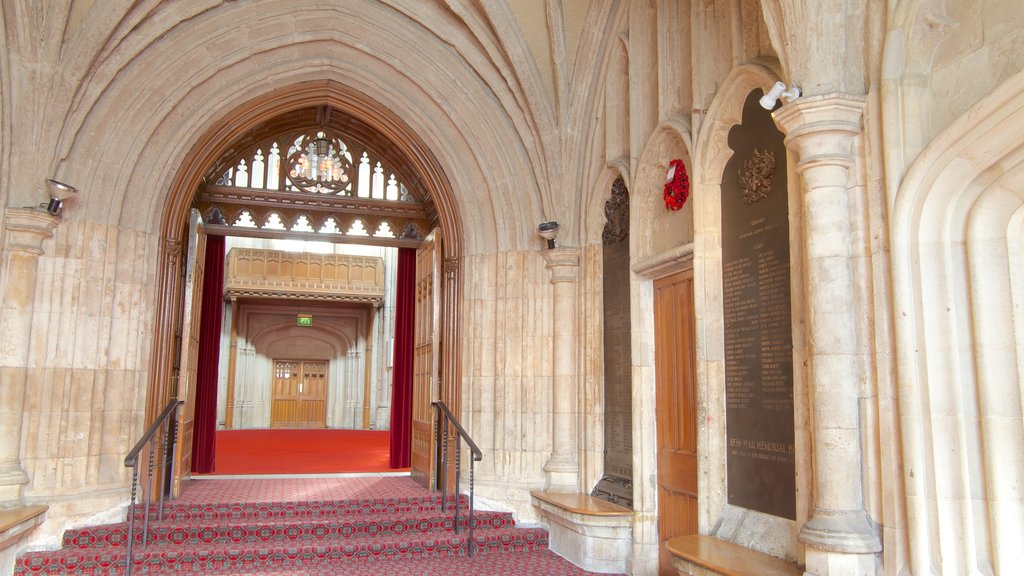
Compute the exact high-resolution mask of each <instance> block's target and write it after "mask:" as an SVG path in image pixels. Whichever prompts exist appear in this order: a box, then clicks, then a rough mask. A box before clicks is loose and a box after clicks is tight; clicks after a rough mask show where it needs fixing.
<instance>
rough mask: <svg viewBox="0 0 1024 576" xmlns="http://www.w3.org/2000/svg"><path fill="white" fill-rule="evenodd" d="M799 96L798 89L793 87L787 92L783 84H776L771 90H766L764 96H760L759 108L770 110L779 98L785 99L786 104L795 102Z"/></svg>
mask: <svg viewBox="0 0 1024 576" xmlns="http://www.w3.org/2000/svg"><path fill="white" fill-rule="evenodd" d="M800 94H801V92H800V89H799V88H797V87H796V86H793V87H792V88H790V89H789V90H786V85H785V84H783V83H782V82H776V83H775V85H774V86H772V87H771V89H770V90H768V92H767V93H766V94H765V95H764V96H761V99H760V100H758V103H759V104H760V105H761V108H764V109H765V110H771V109H772V108H775V104H776V103H778V101H779V98H785V99H786V102H789V101H791V100H796V99H797V98H799V97H800Z"/></svg>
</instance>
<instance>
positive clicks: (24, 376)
mask: <svg viewBox="0 0 1024 576" xmlns="http://www.w3.org/2000/svg"><path fill="white" fill-rule="evenodd" d="M58 223H60V217H59V216H55V215H53V214H50V213H49V212H46V211H45V210H39V209H36V208H8V209H7V211H6V214H5V218H4V232H5V234H4V243H3V271H2V273H3V284H2V286H0V293H2V295H3V303H2V304H0V509H2V508H9V507H13V506H18V505H19V504H20V503H21V487H22V485H24V484H26V483H27V482H28V480H29V478H28V475H27V474H26V473H25V470H24V469H23V468H22V467H21V424H22V416H23V412H24V408H25V386H26V383H27V380H28V358H29V345H30V343H31V341H32V309H33V307H34V299H35V289H36V273H37V269H38V266H39V256H40V255H42V253H43V241H44V240H47V239H48V238H51V237H53V230H54V228H56V227H57V224H58Z"/></svg>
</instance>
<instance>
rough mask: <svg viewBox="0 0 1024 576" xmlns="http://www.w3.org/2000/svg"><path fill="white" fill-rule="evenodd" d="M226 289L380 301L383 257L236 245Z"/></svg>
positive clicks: (228, 291)
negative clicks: (239, 246) (289, 250)
mask: <svg viewBox="0 0 1024 576" xmlns="http://www.w3.org/2000/svg"><path fill="white" fill-rule="evenodd" d="M224 292H225V294H228V295H231V296H235V297H239V296H272V297H276V298H301V299H311V300H333V301H346V302H372V303H379V302H380V301H381V300H382V298H383V297H384V260H383V259H382V258H377V257H375V256H351V255H347V254H305V253H295V252H282V251H280V250H259V249H252V248H232V249H231V250H230V251H229V252H228V255H227V273H226V274H225V280H224Z"/></svg>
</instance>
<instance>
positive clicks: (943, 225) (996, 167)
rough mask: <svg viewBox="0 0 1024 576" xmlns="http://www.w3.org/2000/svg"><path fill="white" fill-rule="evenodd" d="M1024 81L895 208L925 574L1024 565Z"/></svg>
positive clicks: (909, 468) (918, 563)
mask: <svg viewBox="0 0 1024 576" xmlns="http://www.w3.org/2000/svg"><path fill="white" fill-rule="evenodd" d="M1021 126H1024V73H1018V74H1017V75H1016V76H1014V77H1013V78H1012V79H1010V80H1008V81H1006V82H1005V83H1004V84H1002V85H1001V86H999V87H998V88H997V89H996V90H994V91H992V93H991V94H990V95H989V96H988V97H987V98H985V99H984V100H982V101H981V102H979V103H978V104H977V105H975V106H974V107H973V108H971V109H970V110H969V111H968V112H966V113H965V114H964V115H963V116H961V117H960V118H958V119H957V120H956V121H955V122H953V123H952V124H951V125H950V126H949V128H948V129H946V130H945V131H944V132H943V133H942V134H940V135H939V136H938V137H937V138H935V139H934V140H933V141H932V142H931V143H930V144H929V145H928V146H927V147H925V149H924V150H923V151H922V153H921V154H920V156H919V157H918V159H917V161H916V162H915V163H914V164H913V165H912V166H911V168H910V170H909V171H908V172H907V177H906V179H905V180H904V181H903V183H902V185H901V186H900V189H899V191H898V193H897V195H896V198H895V203H894V206H893V211H892V214H893V220H892V221H893V228H892V230H893V231H892V238H893V251H892V271H893V286H894V291H895V294H894V298H895V306H896V313H895V314H894V317H895V323H896V326H895V328H896V353H897V366H896V369H897V382H898V386H899V389H898V398H899V410H900V419H899V421H900V425H901V429H900V433H901V441H902V442H901V444H902V455H903V462H902V468H903V469H904V470H905V473H904V475H903V486H902V487H901V488H902V490H903V495H904V497H905V502H906V523H907V526H906V534H907V538H908V540H909V542H908V545H909V548H910V549H909V554H908V556H909V558H910V563H911V567H910V569H911V570H913V571H914V572H926V571H929V570H932V571H936V570H937V571H938V572H940V573H943V574H953V573H967V572H973V571H979V572H982V573H989V574H1007V573H1011V572H1013V571H1014V570H1015V569H1016V568H1017V567H1018V566H1020V565H1021V564H1022V563H1024V551H1022V550H1021V548H1020V546H1019V542H1020V540H1021V538H1022V537H1024V499H1022V498H1021V493H1020V481H1021V478H1024V457H1022V456H1021V455H1022V454H1024V426H1022V412H1024V407H1022V396H1024V394H1022V391H1021V383H1022V382H1024V378H1022V373H1021V372H1022V368H1021V366H1024V362H1022V361H1024V284H1022V281H1024V277H1022V273H1021V263H1022V261H1024V234H1022V232H1024V230H1022V227H1021V222H1022V221H1024V146H1022V144H1021V140H1020V131H1021Z"/></svg>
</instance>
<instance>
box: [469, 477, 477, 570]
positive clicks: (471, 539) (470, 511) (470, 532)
mask: <svg viewBox="0 0 1024 576" xmlns="http://www.w3.org/2000/svg"><path fill="white" fill-rule="evenodd" d="M474 464H476V459H474V458H470V459H469V555H470V557H472V556H473V546H474V545H475V544H476V541H475V540H473V465H474Z"/></svg>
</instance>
